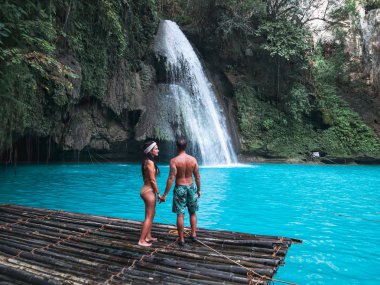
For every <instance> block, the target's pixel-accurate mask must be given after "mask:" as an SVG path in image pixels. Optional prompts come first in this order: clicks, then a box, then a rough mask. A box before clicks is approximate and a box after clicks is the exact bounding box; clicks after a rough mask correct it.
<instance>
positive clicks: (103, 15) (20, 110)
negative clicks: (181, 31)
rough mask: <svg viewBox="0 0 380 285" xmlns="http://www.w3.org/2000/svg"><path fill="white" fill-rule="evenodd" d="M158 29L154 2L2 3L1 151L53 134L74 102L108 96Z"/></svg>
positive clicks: (136, 65) (70, 0)
mask: <svg viewBox="0 0 380 285" xmlns="http://www.w3.org/2000/svg"><path fill="white" fill-rule="evenodd" d="M157 24H158V14H157V10H156V3H155V1H154V0H142V1H140V0H139V1H118V0H97V1H87V2H84V1H79V0H64V1H42V2H41V1H33V0H22V1H21V0H12V1H8V0H5V1H2V2H1V4H0V76H1V77H0V102H1V104H0V119H1V120H0V151H1V150H4V149H6V148H9V147H11V146H12V142H13V141H14V140H15V139H17V138H19V137H22V136H24V135H26V134H29V135H33V136H40V137H44V136H48V135H54V134H55V130H56V126H57V125H59V124H62V123H63V121H64V120H63V118H64V117H65V116H66V114H67V113H68V112H70V110H71V109H72V107H73V106H74V105H75V104H78V103H80V102H81V101H85V100H88V98H94V99H95V100H101V99H102V98H103V97H104V96H105V94H106V91H107V84H108V81H109V79H110V78H111V77H112V76H113V74H114V73H115V72H117V71H118V68H119V66H121V65H123V66H124V67H126V68H124V70H126V72H128V71H137V70H138V69H139V68H140V63H141V61H142V58H143V57H144V56H145V54H146V53H147V52H148V51H149V45H150V43H151V39H152V37H153V35H154V33H155V30H156V27H157ZM65 59H66V60H65ZM68 59H70V60H68ZM71 59H73V60H74V61H75V62H77V64H75V62H74V63H73V62H71V63H67V62H70V61H72V60H71ZM65 62H66V63H65ZM125 76H128V73H127V74H125ZM75 80H77V81H80V84H81V88H80V90H76V92H77V93H79V92H80V93H79V95H78V96H74V95H73V92H74V90H73V89H74V88H75V87H74V82H75Z"/></svg>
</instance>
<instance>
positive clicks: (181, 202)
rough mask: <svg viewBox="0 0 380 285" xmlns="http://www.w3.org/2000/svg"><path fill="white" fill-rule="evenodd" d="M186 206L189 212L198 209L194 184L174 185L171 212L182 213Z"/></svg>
mask: <svg viewBox="0 0 380 285" xmlns="http://www.w3.org/2000/svg"><path fill="white" fill-rule="evenodd" d="M186 206H187V208H188V209H189V212H190V213H195V212H196V211H198V195H197V189H196V188H195V187H194V184H190V185H176V186H175V187H174V195H173V208H172V212H173V213H176V214H177V215H180V214H184V213H185V208H186Z"/></svg>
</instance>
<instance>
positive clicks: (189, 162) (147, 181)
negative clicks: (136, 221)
mask: <svg viewBox="0 0 380 285" xmlns="http://www.w3.org/2000/svg"><path fill="white" fill-rule="evenodd" d="M176 144H177V151H178V155H177V156H176V157H174V158H173V159H171V160H170V172H169V177H168V180H167V182H166V188H165V193H164V195H162V196H161V195H160V191H159V190H158V186H157V181H156V176H157V175H158V174H159V172H160V171H159V169H158V167H157V164H156V162H155V160H154V158H155V157H156V156H158V152H159V150H158V146H157V143H155V142H153V141H150V142H146V143H145V144H144V153H145V155H146V157H145V158H144V160H143V162H142V164H141V171H142V176H143V179H144V185H143V187H142V188H141V192H140V195H141V198H142V199H143V200H144V203H145V220H144V223H143V225H142V229H141V236H140V239H139V242H138V244H139V245H141V246H151V245H152V242H153V241H156V240H157V238H154V237H152V234H151V229H152V223H153V218H154V215H155V212H156V194H157V198H158V200H159V201H160V203H161V202H165V201H166V196H167V195H168V193H169V191H170V188H171V187H172V185H173V182H174V178H175V187H174V194H173V207H172V211H173V213H176V214H177V230H178V235H179V242H178V245H179V246H183V245H184V244H185V239H184V221H183V219H184V214H185V208H186V207H187V208H188V211H189V214H190V224H191V239H192V241H196V227H197V216H196V213H195V212H196V211H197V210H198V198H200V196H201V180H200V176H199V168H198V162H197V160H196V159H195V158H194V157H192V156H191V155H188V154H187V153H186V146H187V143H186V140H185V139H179V140H177V142H176ZM193 175H194V177H195V182H196V184H197V187H196V188H195V187H194V181H193Z"/></svg>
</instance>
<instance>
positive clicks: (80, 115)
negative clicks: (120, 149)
mask: <svg viewBox="0 0 380 285" xmlns="http://www.w3.org/2000/svg"><path fill="white" fill-rule="evenodd" d="M64 129H65V128H63V132H64V133H65V135H64V137H63V142H62V143H63V148H64V149H66V150H82V149H84V148H85V147H90V148H92V149H96V150H110V148H111V145H112V144H113V143H116V142H123V141H126V140H127V139H128V138H129V135H128V130H126V129H125V128H124V127H123V125H122V124H120V122H117V121H116V120H114V119H113V118H110V117H109V116H108V115H107V113H106V112H104V111H103V110H102V109H101V108H99V107H98V106H97V105H96V104H86V105H83V106H80V107H78V108H76V109H75V110H74V111H73V113H72V114H71V118H70V120H69V122H68V124H67V126H66V129H67V130H66V131H64ZM57 143H58V141H57Z"/></svg>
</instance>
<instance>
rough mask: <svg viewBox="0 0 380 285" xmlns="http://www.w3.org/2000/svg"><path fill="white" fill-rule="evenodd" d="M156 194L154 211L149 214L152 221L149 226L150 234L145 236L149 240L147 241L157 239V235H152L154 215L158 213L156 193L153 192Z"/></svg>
mask: <svg viewBox="0 0 380 285" xmlns="http://www.w3.org/2000/svg"><path fill="white" fill-rule="evenodd" d="M153 195H154V199H153V201H154V202H153V208H152V210H151V211H152V213H151V214H150V215H149V217H150V218H151V223H150V227H149V231H148V234H147V235H146V238H145V240H146V241H147V242H152V241H157V238H155V237H152V233H151V231H152V226H153V219H154V216H155V215H156V195H155V194H153Z"/></svg>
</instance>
